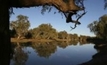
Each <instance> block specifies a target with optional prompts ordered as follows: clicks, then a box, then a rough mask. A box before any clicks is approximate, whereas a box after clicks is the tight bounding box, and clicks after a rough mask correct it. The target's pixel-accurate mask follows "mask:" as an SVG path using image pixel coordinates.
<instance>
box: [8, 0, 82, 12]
mask: <svg viewBox="0 0 107 65" xmlns="http://www.w3.org/2000/svg"><path fill="white" fill-rule="evenodd" d="M10 1H11V2H10V7H20V8H22V7H34V6H42V5H50V6H54V7H56V8H57V9H58V10H60V11H62V12H69V11H74V10H77V11H78V10H82V8H80V7H78V6H77V5H76V4H75V0H68V1H64V0H10Z"/></svg>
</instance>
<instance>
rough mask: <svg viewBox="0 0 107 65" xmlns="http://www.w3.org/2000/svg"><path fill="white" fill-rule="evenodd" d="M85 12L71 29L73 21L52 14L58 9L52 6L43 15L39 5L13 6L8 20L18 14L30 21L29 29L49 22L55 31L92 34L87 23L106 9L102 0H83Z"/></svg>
mask: <svg viewBox="0 0 107 65" xmlns="http://www.w3.org/2000/svg"><path fill="white" fill-rule="evenodd" d="M84 5H85V7H86V11H87V13H86V14H85V15H84V16H83V17H82V18H81V19H80V20H79V21H80V22H81V25H78V26H77V27H76V28H75V29H73V30H71V28H70V26H72V27H73V26H74V24H73V23H66V19H65V16H64V15H63V16H62V15H61V14H60V13H56V14H54V12H55V11H56V12H57V11H58V10H57V9H55V8H53V9H52V10H51V12H49V13H48V12H45V13H44V15H43V14H41V7H31V8H13V12H14V13H15V14H12V15H11V16H10V21H13V20H16V17H17V16H18V15H20V14H22V15H25V16H28V20H29V21H30V24H31V26H30V29H32V28H35V27H38V26H39V25H40V24H43V23H44V24H45V23H46V24H48V23H50V24H51V25H52V26H53V28H55V29H56V30H57V31H64V30H65V31H67V32H68V33H71V34H74V33H76V34H78V35H87V36H94V34H93V33H92V32H90V30H89V28H87V26H88V24H90V23H92V22H93V21H95V20H98V19H99V17H101V16H102V15H104V14H107V9H106V10H104V0H86V1H85V2H84Z"/></svg>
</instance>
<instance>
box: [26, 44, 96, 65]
mask: <svg viewBox="0 0 107 65" xmlns="http://www.w3.org/2000/svg"><path fill="white" fill-rule="evenodd" d="M93 46H94V45H93V44H84V45H79V44H77V45H75V46H74V45H70V46H67V47H66V48H61V47H58V46H57V50H56V52H55V53H53V54H51V56H50V57H49V58H45V57H39V56H38V53H37V52H36V51H35V50H34V49H33V48H31V47H26V48H25V49H24V50H25V52H27V51H29V52H30V53H29V54H28V55H29V56H28V57H29V58H28V60H27V62H26V65H77V64H80V63H83V62H86V61H89V60H91V58H92V55H94V54H95V53H96V52H97V51H96V50H95V49H94V48H93Z"/></svg>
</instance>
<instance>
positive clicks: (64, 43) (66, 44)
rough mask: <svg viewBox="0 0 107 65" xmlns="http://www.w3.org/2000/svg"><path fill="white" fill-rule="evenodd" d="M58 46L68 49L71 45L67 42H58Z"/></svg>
mask: <svg viewBox="0 0 107 65" xmlns="http://www.w3.org/2000/svg"><path fill="white" fill-rule="evenodd" d="M57 45H58V46H59V47H61V48H66V47H67V46H68V45H69V44H68V43H66V42H58V43H57Z"/></svg>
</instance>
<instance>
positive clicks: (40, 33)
mask: <svg viewBox="0 0 107 65" xmlns="http://www.w3.org/2000/svg"><path fill="white" fill-rule="evenodd" d="M32 35H33V38H36V39H37V38H39V39H40V38H41V39H52V38H57V31H56V29H54V28H53V27H52V25H51V24H41V25H39V26H38V27H37V28H34V29H33V30H32Z"/></svg>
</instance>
